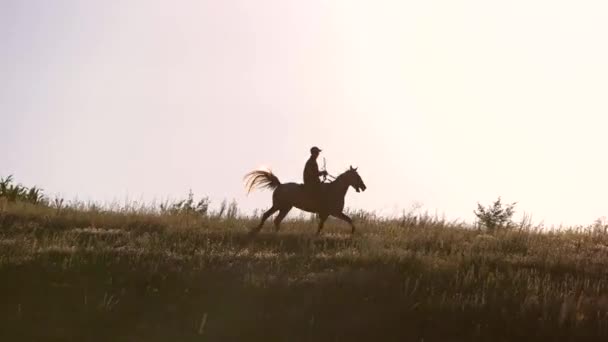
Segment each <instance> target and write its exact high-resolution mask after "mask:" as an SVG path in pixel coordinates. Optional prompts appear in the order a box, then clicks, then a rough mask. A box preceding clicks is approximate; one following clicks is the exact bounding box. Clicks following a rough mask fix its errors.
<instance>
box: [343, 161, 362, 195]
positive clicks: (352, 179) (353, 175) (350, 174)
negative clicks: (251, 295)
mask: <svg viewBox="0 0 608 342" xmlns="http://www.w3.org/2000/svg"><path fill="white" fill-rule="evenodd" d="M344 176H345V177H346V180H347V182H348V185H350V186H352V187H353V188H354V189H355V191H357V192H360V191H361V190H363V191H365V189H367V187H366V186H365V183H363V179H361V176H359V173H358V172H357V168H356V167H355V168H353V167H352V166H351V167H350V169H349V170H348V171H346V172H345V173H344Z"/></svg>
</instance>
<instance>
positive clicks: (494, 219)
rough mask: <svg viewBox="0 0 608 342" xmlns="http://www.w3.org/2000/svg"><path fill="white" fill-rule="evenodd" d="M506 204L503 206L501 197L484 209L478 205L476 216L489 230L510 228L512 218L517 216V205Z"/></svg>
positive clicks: (475, 211)
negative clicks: (514, 215)
mask: <svg viewBox="0 0 608 342" xmlns="http://www.w3.org/2000/svg"><path fill="white" fill-rule="evenodd" d="M516 203H517V202H513V203H511V204H506V205H504V206H503V204H502V203H501V199H500V197H498V199H497V200H496V201H494V203H493V204H492V205H489V206H488V207H486V208H484V207H483V206H482V205H481V204H479V203H477V210H474V211H473V213H475V216H477V218H478V219H479V223H480V224H481V225H482V226H483V227H485V228H486V229H488V230H491V231H493V230H496V229H500V228H509V227H511V226H512V223H513V221H512V220H511V218H512V217H513V214H515V204H516Z"/></svg>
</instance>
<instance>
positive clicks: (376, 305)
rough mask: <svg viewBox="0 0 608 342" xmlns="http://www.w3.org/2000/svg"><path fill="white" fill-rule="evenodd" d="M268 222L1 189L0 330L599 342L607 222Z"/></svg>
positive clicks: (137, 337) (127, 337)
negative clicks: (19, 197)
mask: <svg viewBox="0 0 608 342" xmlns="http://www.w3.org/2000/svg"><path fill="white" fill-rule="evenodd" d="M358 216H359V220H358V233H357V234H356V236H354V237H352V238H351V237H350V235H349V234H348V231H349V228H348V227H347V226H346V225H343V224H342V223H340V222H338V221H331V222H329V224H328V225H327V227H326V229H325V230H324V234H322V236H320V237H316V236H315V235H314V232H315V223H313V222H311V221H309V220H304V219H299V220H291V221H288V222H285V223H284V225H283V228H282V230H281V231H280V232H279V233H278V234H275V233H273V232H271V231H272V229H271V228H270V224H268V226H267V227H266V229H265V230H263V231H262V233H260V234H259V235H258V236H257V237H255V238H254V239H248V237H247V234H246V233H247V230H248V228H249V227H252V226H253V225H254V224H255V223H257V221H256V220H254V219H250V218H242V217H238V216H234V215H231V216H229V217H226V216H222V217H219V216H218V215H212V214H209V215H200V214H199V213H196V212H166V211H165V212H160V211H158V210H155V209H153V208H145V207H140V208H114V209H112V210H108V209H101V208H98V207H95V206H86V205H79V206H78V205H72V206H67V207H66V206H61V207H58V208H52V207H48V206H39V205H38V206H37V205H31V204H27V203H19V202H16V203H13V202H10V203H9V202H7V201H1V199H0V293H1V294H2V300H0V340H2V341H169V340H171V341H370V340H378V341H514V340H522V339H526V340H531V339H534V340H536V341H603V340H605V339H606V338H608V277H607V275H608V267H607V266H608V235H606V234H605V232H604V230H605V228H606V227H600V226H595V227H587V228H582V227H579V228H577V229H569V230H561V231H553V232H551V231H549V232H540V231H536V230H534V229H513V230H508V231H507V230H505V231H497V232H495V233H493V234H491V235H490V234H484V233H483V232H480V231H478V230H475V229H471V228H469V227H467V226H466V225H464V224H462V223H456V222H446V221H444V220H440V219H437V218H433V217H428V216H423V217H419V218H416V219H414V218H413V217H411V216H409V217H404V218H402V219H391V220H389V219H381V218H374V217H366V216H365V215H358Z"/></svg>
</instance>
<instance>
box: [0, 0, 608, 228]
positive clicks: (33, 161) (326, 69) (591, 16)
mask: <svg viewBox="0 0 608 342" xmlns="http://www.w3.org/2000/svg"><path fill="white" fill-rule="evenodd" d="M607 16H608V4H607V3H606V2H605V1H558V0H548V1H539V0H525V1H520V0H513V1H488V0H485V1H472V0H463V1H438V0H427V1H388V0H373V1H371V0H370V1H356V0H342V1H321V0H309V1H297V0H258V1H250V0H224V1H200V0H196V1H195V0H192V1H155V0H120V1H119V0H106V1H83V0H71V1H67V0H55V1H46V0H29V1H21V0H2V1H0V43H1V44H0V75H2V77H1V79H0V122H1V123H2V128H1V132H2V133H1V134H0V151H2V152H1V158H0V176H3V177H6V176H7V175H9V174H13V175H14V176H15V178H16V180H17V181H19V182H22V183H24V184H25V185H38V186H41V187H42V188H44V189H45V191H46V193H47V194H49V195H52V196H55V195H58V196H63V197H65V198H68V199H74V198H78V199H79V200H86V201H97V202H101V203H109V202H126V201H144V202H150V201H154V200H156V201H162V200H165V199H177V198H182V197H184V196H185V195H186V194H187V193H188V190H189V189H192V191H193V192H194V193H195V195H196V196H197V197H200V196H202V195H207V196H209V197H210V198H211V200H212V201H213V203H215V204H217V203H219V202H221V201H222V200H223V199H228V200H232V199H235V200H236V201H237V202H238V203H239V206H240V208H241V209H242V210H243V211H244V212H250V211H252V210H253V209H255V208H267V207H269V205H270V201H271V193H270V192H269V191H263V192H257V193H252V194H251V195H249V196H246V194H245V191H244V187H243V180H242V178H243V175H244V174H245V173H247V172H248V171H250V170H252V169H255V168H258V167H261V166H265V167H270V168H271V169H272V170H273V171H274V173H275V174H276V175H277V176H278V177H279V178H280V180H281V181H282V182H291V181H296V182H301V181H302V169H303V167H304V163H305V162H306V159H307V158H308V156H309V152H308V151H309V149H310V147H312V146H314V145H316V146H319V147H321V148H322V149H323V153H322V157H325V158H326V161H327V168H328V171H329V172H330V173H332V174H339V173H340V172H342V171H344V170H346V169H347V168H348V167H349V166H350V165H353V166H358V167H359V172H360V174H361V176H362V178H363V180H364V181H365V183H366V185H367V187H368V189H367V191H366V192H364V193H355V192H354V191H351V192H349V193H348V194H347V198H346V201H347V206H349V207H351V208H355V209H365V210H369V211H375V212H377V213H379V214H383V215H397V214H399V213H401V212H402V210H405V211H408V210H410V209H412V208H416V207H420V209H419V210H422V211H425V210H426V211H429V212H430V213H432V214H435V213H437V214H438V215H445V217H446V218H448V219H454V220H457V219H460V220H465V221H470V222H472V220H473V218H474V215H473V210H474V209H475V207H476V204H477V202H481V203H482V204H487V203H490V202H491V201H493V200H494V199H496V198H497V197H498V196H502V198H503V200H504V201H506V202H515V201H516V202H518V204H517V207H516V208H517V211H518V215H521V214H522V213H523V212H527V213H529V214H531V215H532V217H533V220H534V221H535V222H544V223H545V224H547V225H559V224H564V225H572V224H589V223H592V222H593V221H594V220H595V219H597V218H599V217H603V216H607V215H608V206H607V201H606V194H608V180H607V176H608V154H607V153H606V146H607V144H608V143H607V142H606V139H605V134H606V130H607V127H608V125H607V124H608V119H607V114H608V97H607V96H606V94H608V63H607V62H606V61H608V44H606V43H605V40H606V35H607V34H608V21H606V20H605V19H606V17H607ZM321 163H322V162H321Z"/></svg>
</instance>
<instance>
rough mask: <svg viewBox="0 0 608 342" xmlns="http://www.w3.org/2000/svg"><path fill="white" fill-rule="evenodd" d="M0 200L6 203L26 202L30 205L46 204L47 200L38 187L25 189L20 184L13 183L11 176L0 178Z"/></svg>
mask: <svg viewBox="0 0 608 342" xmlns="http://www.w3.org/2000/svg"><path fill="white" fill-rule="evenodd" d="M0 198H4V199H5V200H6V201H8V202H18V201H19V202H27V203H32V204H46V202H47V199H46V197H45V196H44V195H43V194H42V189H40V188H38V187H35V186H33V187H31V188H27V187H25V186H23V185H21V184H14V183H13V176H12V175H9V176H8V177H6V178H1V177H0Z"/></svg>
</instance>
